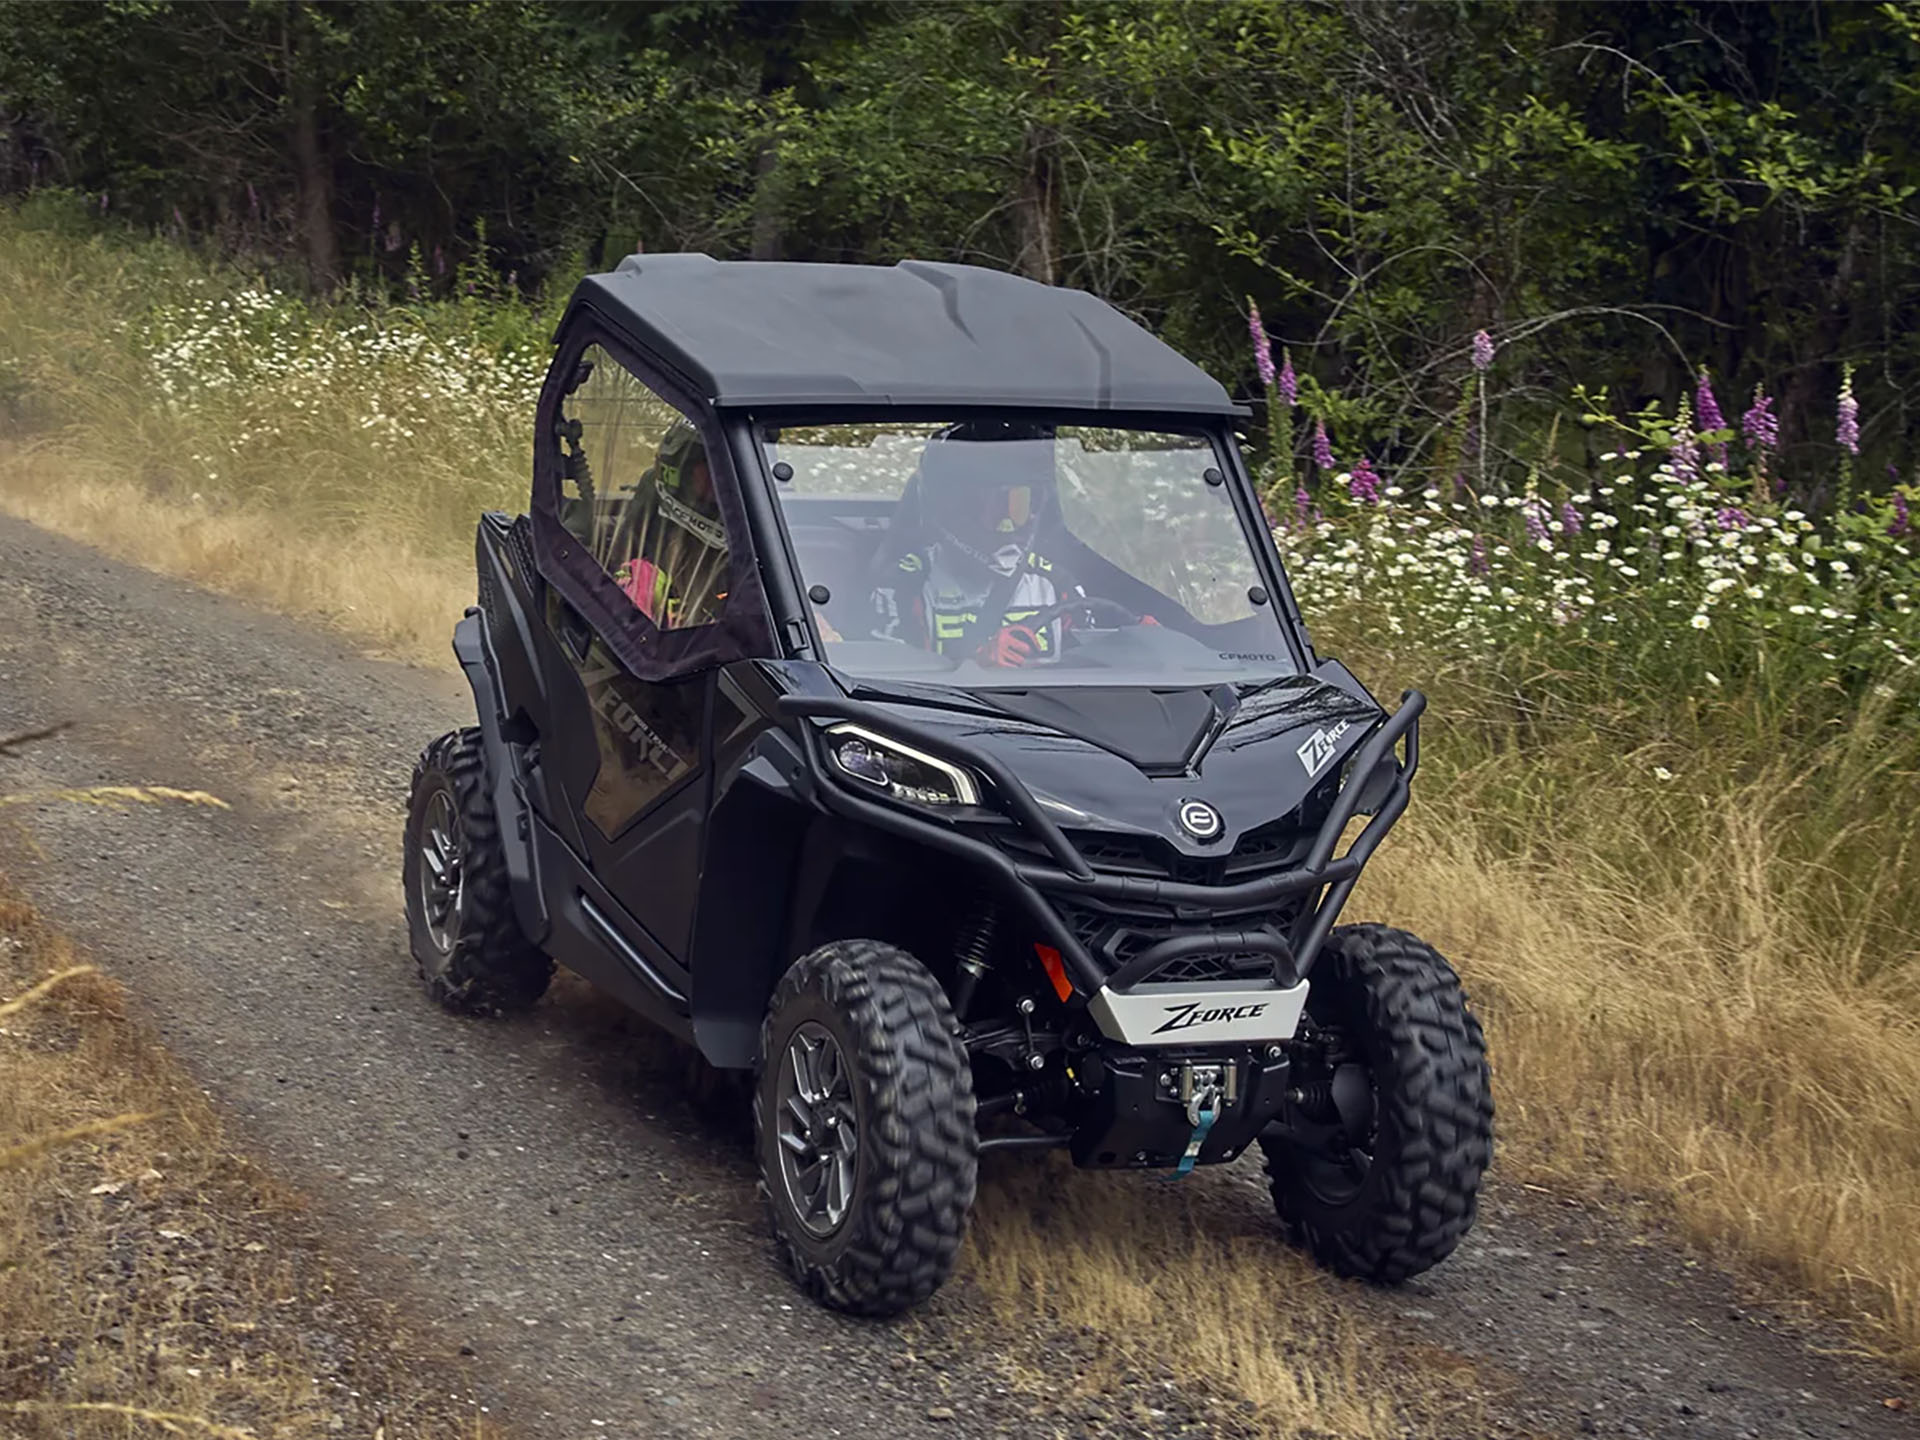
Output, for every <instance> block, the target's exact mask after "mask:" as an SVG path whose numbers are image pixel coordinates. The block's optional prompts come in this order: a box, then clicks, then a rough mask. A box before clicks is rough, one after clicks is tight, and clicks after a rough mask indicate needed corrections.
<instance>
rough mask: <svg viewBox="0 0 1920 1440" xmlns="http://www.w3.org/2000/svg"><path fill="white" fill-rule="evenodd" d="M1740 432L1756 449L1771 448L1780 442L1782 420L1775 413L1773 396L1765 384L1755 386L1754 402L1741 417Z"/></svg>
mask: <svg viewBox="0 0 1920 1440" xmlns="http://www.w3.org/2000/svg"><path fill="white" fill-rule="evenodd" d="M1740 433H1741V435H1742V436H1744V437H1745V438H1746V442H1747V444H1749V445H1751V446H1753V448H1754V449H1756V450H1771V449H1772V448H1773V447H1774V446H1775V445H1777V444H1778V443H1779V442H1780V421H1779V419H1778V418H1777V417H1776V416H1775V415H1774V413H1773V397H1772V396H1771V395H1769V394H1767V387H1766V386H1765V385H1756V386H1754V387H1753V404H1751V405H1749V406H1748V407H1747V413H1746V414H1744V415H1742V416H1741V417H1740Z"/></svg>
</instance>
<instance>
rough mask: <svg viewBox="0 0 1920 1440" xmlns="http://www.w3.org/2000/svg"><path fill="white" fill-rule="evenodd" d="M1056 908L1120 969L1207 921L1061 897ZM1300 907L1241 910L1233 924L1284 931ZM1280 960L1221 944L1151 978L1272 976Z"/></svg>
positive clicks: (1165, 980) (1095, 952)
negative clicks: (1245, 912)
mask: <svg viewBox="0 0 1920 1440" xmlns="http://www.w3.org/2000/svg"><path fill="white" fill-rule="evenodd" d="M1055 908H1056V909H1058V911H1059V912H1060V917H1061V918H1062V919H1063V920H1065V921H1066V922H1067V926H1068V928H1069V929H1070V930H1072V931H1073V935H1074V938H1075V939H1076V940H1078V941H1079V942H1080V943H1081V944H1082V945H1084V946H1086V948H1087V950H1088V951H1089V952H1091V953H1092V954H1093V955H1095V956H1096V957H1098V959H1099V960H1100V961H1101V963H1102V964H1104V965H1105V966H1106V967H1107V968H1108V969H1110V970H1117V969H1119V968H1120V967H1121V966H1122V965H1125V964H1126V963H1127V962H1129V961H1130V960H1132V959H1133V958H1134V957H1135V956H1137V955H1139V954H1141V953H1142V952H1143V951H1145V950H1147V949H1148V948H1149V947H1151V946H1154V945H1157V944H1159V943H1160V942H1161V941H1162V940H1170V939H1172V938H1173V937H1174V936H1176V935H1187V934H1191V933H1192V932H1193V931H1194V930H1195V929H1196V928H1198V924H1199V923H1204V922H1194V921H1190V920H1176V919H1174V918H1173V917H1172V916H1171V915H1170V914H1163V915H1149V914H1146V913H1145V912H1144V911H1142V912H1129V913H1121V912H1119V911H1115V910H1106V909H1101V908H1099V907H1098V906H1096V905H1092V904H1086V903H1080V902H1074V901H1056V903H1055ZM1296 913H1297V911H1296V910H1293V909H1286V910H1266V911H1259V912H1256V913H1254V914H1250V915H1236V916H1234V917H1233V920H1232V922H1231V925H1232V928H1233V929H1235V930H1257V929H1262V928H1265V929H1270V930H1274V931H1276V932H1278V933H1280V934H1282V935H1284V934H1286V933H1287V931H1288V929H1289V928H1290V927H1291V926H1292V924H1293V919H1294V916H1295V914H1296ZM1275 963H1276V962H1275V959H1274V957H1273V956H1271V955H1259V954H1249V953H1247V952H1245V951H1237V952H1236V951H1232V950H1221V951H1215V952H1209V953H1206V954H1201V955H1187V956H1183V957H1182V958H1180V959H1178V960H1175V961H1173V962H1171V963H1170V964H1168V965H1167V966H1165V967H1164V968H1163V969H1161V970H1159V971H1157V972H1156V973H1155V974H1154V975H1153V976H1152V977H1151V980H1152V983H1154V984H1159V985H1164V984H1172V983H1176V982H1178V983H1182V984H1190V983H1193V982H1196V981H1203V980H1266V979H1271V978H1273V977H1274V975H1275V973H1276V972H1275Z"/></svg>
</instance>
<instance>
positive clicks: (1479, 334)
mask: <svg viewBox="0 0 1920 1440" xmlns="http://www.w3.org/2000/svg"><path fill="white" fill-rule="evenodd" d="M1491 364H1493V337H1492V336H1491V335H1489V334H1487V332H1486V331H1484V330H1476V331H1474V332H1473V368H1474V369H1476V370H1485V369H1486V368H1487V367H1488V366H1489V365H1491Z"/></svg>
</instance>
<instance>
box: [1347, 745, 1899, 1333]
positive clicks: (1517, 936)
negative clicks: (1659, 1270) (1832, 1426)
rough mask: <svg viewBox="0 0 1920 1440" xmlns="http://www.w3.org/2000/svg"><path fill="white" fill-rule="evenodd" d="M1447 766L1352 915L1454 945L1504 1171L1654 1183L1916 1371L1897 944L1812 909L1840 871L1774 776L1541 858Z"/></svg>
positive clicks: (1619, 806) (1603, 799) (1590, 801)
mask: <svg viewBox="0 0 1920 1440" xmlns="http://www.w3.org/2000/svg"><path fill="white" fill-rule="evenodd" d="M1647 783H1652V782H1647ZM1463 788H1464V789H1465V791H1466V792H1467V793H1466V794H1455V795H1452V796H1450V797H1448V799H1447V801H1446V802H1445V803H1444V804H1442V805H1430V806H1427V807H1426V808H1425V809H1424V810H1423V809H1422V808H1421V807H1418V806H1417V807H1415V809H1414V811H1413V812H1411V815H1410V818H1409V820H1408V822H1407V826H1406V830H1405V833H1402V834H1398V835H1396V836H1395V837H1394V843H1393V844H1392V845H1390V846H1388V847H1387V849H1386V850H1384V851H1383V852H1382V854H1381V857H1380V859H1379V860H1378V861H1377V862H1376V864H1375V866H1374V868H1373V869H1371V870H1370V871H1369V873H1368V880H1367V882H1366V884H1365V886H1364V888H1363V890H1362V891H1361V893H1360V894H1359V896H1358V897H1357V901H1358V903H1357V905H1356V913H1357V914H1365V915H1373V916H1379V917H1381V918H1388V917H1393V918H1396V919H1398V920H1399V921H1400V923H1411V924H1414V925H1417V926H1418V927H1420V928H1421V929H1423V930H1424V931H1425V932H1426V934H1427V936H1428V937H1429V938H1430V939H1431V940H1432V941H1433V942H1434V943H1435V944H1437V945H1438V946H1439V947H1440V948H1441V949H1442V950H1444V951H1447V952H1448V953H1450V954H1451V955H1453V956H1454V957H1455V959H1456V960H1457V962H1458V964H1459V966H1460V968H1461V970H1462V973H1463V974H1464V975H1465V977H1466V979H1467V981H1468V984H1469V986H1470V988H1471V991H1472V993H1473V996H1474V998H1475V1001H1476V1003H1477V1006H1478V1008H1479V1009H1480V1011H1481V1013H1482V1015H1483V1016H1484V1018H1485V1020H1486V1024H1487V1033H1488V1035H1489V1037H1490V1043H1491V1047H1492V1051H1493V1059H1494V1065H1495V1076H1496V1086H1497V1093H1498V1096H1499V1101H1500V1105H1501V1120H1502V1140H1503V1152H1502V1163H1503V1165H1504V1166H1505V1168H1506V1173H1508V1174H1509V1175H1516V1174H1517V1175H1521V1176H1527V1177H1530V1178H1534V1179H1541V1180H1547V1181H1550V1182H1555V1183H1559V1184H1562V1185H1572V1186H1576V1187H1592V1186H1594V1185H1596V1184H1607V1185H1625V1186H1627V1187H1630V1188H1632V1189H1634V1190H1637V1191H1639V1192H1641V1193H1644V1194H1649V1195H1653V1196H1659V1197H1665V1198H1666V1199H1667V1200H1668V1201H1670V1203H1671V1205H1672V1208H1673V1211H1674V1214H1675V1215H1676V1217H1677V1218H1678V1219H1679V1220H1680V1221H1681V1222H1682V1223H1683V1224H1684V1226H1685V1227H1686V1229H1687V1230H1688V1231H1689V1232H1690V1233H1691V1235H1692V1236H1693V1237H1694V1238H1695V1239H1697V1240H1699V1241H1702V1242H1705V1243H1707V1244H1708V1245H1710V1246H1712V1247H1713V1248H1716V1249H1718V1250H1719V1251H1720V1252H1721V1253H1722V1254H1725V1255H1728V1256H1730V1257H1732V1258H1736V1259H1739V1258H1745V1259H1747V1260H1750V1261H1757V1262H1759V1263H1760V1264H1761V1265H1762V1266H1763V1267H1765V1268H1766V1269H1767V1270H1769V1271H1771V1272H1772V1273H1773V1274H1774V1275H1775V1276H1776V1277H1778V1278H1779V1279H1780V1280H1783V1281H1785V1282H1786V1283H1787V1284H1788V1285H1789V1286H1791V1287H1792V1288H1794V1289H1798V1290H1801V1291H1803V1292H1805V1293H1809V1294H1812V1295H1814V1296H1817V1297H1819V1298H1821V1299H1822V1300H1824V1301H1825V1302H1826V1303H1827V1304H1828V1305H1829V1306H1830V1307H1832V1308H1833V1309H1835V1310H1836V1311H1838V1312H1839V1313H1840V1314H1842V1315H1844V1316H1846V1317H1848V1318H1851V1319H1855V1320H1857V1321H1858V1322H1860V1325H1861V1327H1862V1334H1863V1336H1864V1337H1865V1338H1866V1339H1867V1340H1868V1341H1869V1342H1870V1343H1872V1344H1873V1345H1875V1346H1876V1347H1877V1348H1880V1349H1882V1350H1884V1351H1885V1352H1886V1353H1888V1354H1890V1355H1892V1356H1893V1357H1894V1358H1896V1359H1898V1360H1899V1361H1901V1362H1902V1363H1904V1364H1905V1365H1907V1366H1908V1367H1911V1368H1920V965H1916V964H1915V963H1914V962H1915V961H1916V960H1917V959H1920V955H1916V954H1915V953H1914V952H1913V951H1912V950H1911V949H1909V951H1908V953H1907V957H1906V962H1905V963H1904V964H1888V963H1885V961H1884V959H1883V958H1881V957H1877V956H1876V955H1875V953H1874V951H1875V947H1874V946H1873V945H1872V944H1871V943H1870V942H1869V939H1868V937H1869V934H1870V926H1869V925H1868V924H1867V923H1866V921H1867V920H1868V919H1869V918H1870V917H1872V916H1873V915H1874V914H1875V912H1876V911H1877V910H1879V911H1884V910H1885V908H1886V907H1885V906H1884V905H1879V906H1877V905H1876V904H1875V903H1874V897H1872V896H1870V895H1869V896H1862V897H1861V898H1860V900H1859V910H1858V914H1859V916H1860V920H1859V922H1858V923H1855V924H1852V925H1848V926H1840V925H1833V924H1823V923H1819V922H1817V921H1816V920H1815V919H1814V917H1815V916H1817V915H1820V914H1822V913H1823V912H1825V911H1827V910H1828V909H1829V908H1830V907H1829V906H1828V904H1827V902H1826V899H1825V897H1823V896H1821V895H1820V894H1818V893H1816V892H1817V891H1819V890H1820V889H1821V888H1822V887H1823V886H1824V885H1825V884H1827V883H1829V882H1832V881H1834V880H1835V879H1843V878H1845V877H1844V876H1836V875H1835V874H1833V873H1832V872H1828V871H1824V870H1823V869H1822V868H1821V867H1820V866H1819V865H1817V864H1809V863H1808V862H1806V861H1804V860H1802V859H1799V858H1797V857H1795V856H1792V855H1790V854H1789V853H1787V852H1786V846H1787V844H1788V842H1789V841H1790V839H1791V837H1792V836H1793V833H1794V827H1793V821H1792V810H1793V802H1794V799H1795V796H1794V787H1793V785H1792V783H1791V782H1790V781H1787V780H1786V779H1785V778H1784V777H1783V776H1781V775H1777V774H1776V775H1771V776H1768V777H1766V778H1764V779H1762V780H1760V781H1756V782H1754V783H1752V784H1749V785H1747V786H1744V787H1740V788H1737V789H1734V790H1733V791H1731V792H1730V793H1728V794H1727V795H1726V796H1724V797H1723V798H1721V799H1720V800H1719V801H1717V802H1716V803H1714V804H1713V806H1712V808H1711V809H1710V810H1708V811H1706V813H1704V814H1703V815H1702V816H1701V817H1700V819H1699V824H1698V829H1697V831H1695V832H1694V836H1695V838H1694V841H1693V843H1691V844H1689V845H1686V846H1685V847H1684V848H1683V849H1681V851H1680V852H1679V853H1678V854H1676V855H1671V856H1665V857H1656V856H1654V855H1652V854H1649V855H1647V856H1646V857H1645V859H1644V861H1643V863H1641V864H1637V865H1623V864H1621V863H1620V862H1619V861H1618V860H1617V859H1615V858H1611V855H1610V849H1611V847H1598V846H1591V845H1582V844H1580V843H1579V842H1578V841H1575V840H1564V839H1563V840H1560V841H1558V842H1556V845H1555V853H1554V858H1553V861H1552V863H1550V864H1543V863H1538V862H1528V861H1522V860H1516V859H1513V858H1510V857H1507V856H1503V855H1502V854H1501V853H1499V851H1497V850H1496V849H1495V848H1494V847H1492V846H1490V845H1489V844H1488V843H1487V841H1486V839H1485V834H1486V831H1487V829H1489V828H1491V825H1490V823H1489V822H1488V821H1487V820H1486V819H1484V818H1483V817H1480V816H1476V814H1475V811H1474V809H1473V807H1472V803H1471V799H1470V795H1471V789H1472V787H1471V785H1468V786H1465V787H1463ZM1630 788H1631V787H1628V786H1624V785H1623V786H1622V787H1621V791H1620V793H1612V794H1609V793H1606V792H1604V791H1601V792H1599V793H1591V794H1588V795H1586V796H1585V797H1584V799H1583V802H1582V803H1584V804H1586V805H1587V806H1589V807H1590V809H1591V812H1592V813H1591V817H1590V819H1589V821H1588V828H1589V829H1598V828H1601V827H1603V826H1605V825H1606V824H1607V823H1608V821H1607V818H1606V817H1619V816H1623V815H1626V816H1631V815H1634V814H1635V813H1636V810H1637V809H1638V808H1639V807H1640V806H1643V805H1644V804H1645V803H1646V802H1645V797H1644V796H1640V797H1636V796H1635V795H1633V794H1631V793H1628V792H1629V791H1630ZM1613 823H1614V824H1616V825H1617V824H1618V823H1619V821H1618V820H1617V819H1615V821H1614V822H1613ZM1861 880H1862V885H1863V888H1868V889H1870V888H1871V887H1872V884H1873V878H1872V877H1871V876H1865V877H1861ZM1880 899H1881V900H1882V901H1886V900H1891V901H1892V902H1893V906H1894V913H1896V914H1897V913H1898V909H1897V907H1898V905H1899V900H1898V897H1880ZM1908 900H1909V901H1910V900H1911V897H1908Z"/></svg>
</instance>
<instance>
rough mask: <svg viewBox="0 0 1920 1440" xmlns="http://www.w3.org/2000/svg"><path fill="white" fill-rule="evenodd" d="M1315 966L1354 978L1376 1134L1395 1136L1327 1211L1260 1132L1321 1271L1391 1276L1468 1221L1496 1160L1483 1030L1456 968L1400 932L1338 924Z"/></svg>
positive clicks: (1435, 1260)
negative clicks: (1348, 1194) (1352, 1192)
mask: <svg viewBox="0 0 1920 1440" xmlns="http://www.w3.org/2000/svg"><path fill="white" fill-rule="evenodd" d="M1316 969H1318V970H1324V971H1325V972H1326V980H1325V982H1324V983H1329V984H1335V985H1350V986H1356V987H1358V990H1359V1000H1360V1003H1361V1006H1362V1007H1363V1009H1364V1012H1365V1015H1366V1023H1367V1029H1368V1032H1369V1033H1368V1035H1367V1051H1368V1060H1369V1062H1370V1064H1371V1065H1372V1067H1373V1072H1374V1077H1375V1095H1376V1104H1377V1105H1378V1106H1379V1131H1378V1133H1381V1134H1385V1133H1388V1132H1389V1131H1390V1132H1391V1134H1392V1136H1393V1137H1394V1144H1393V1146H1392V1150H1391V1153H1380V1151H1379V1149H1377V1150H1376V1153H1375V1155H1374V1159H1373V1169H1372V1171H1371V1172H1370V1173H1369V1175H1368V1177H1367V1182H1366V1183H1365V1184H1364V1185H1363V1187H1362V1189H1361V1192H1360V1194H1359V1195H1358V1196H1356V1197H1355V1198H1354V1199H1353V1200H1352V1201H1350V1202H1349V1203H1348V1204H1347V1205H1345V1206H1343V1207H1338V1208H1337V1209H1335V1208H1333V1207H1328V1206H1327V1205H1325V1204H1324V1203H1319V1202H1317V1200H1316V1199H1315V1198H1314V1197H1311V1196H1309V1195H1308V1194H1307V1193H1306V1192H1305V1191H1304V1189H1303V1187H1302V1185H1301V1182H1300V1179H1299V1176H1298V1174H1297V1172H1296V1169H1295V1167H1294V1164H1293V1160H1292V1155H1291V1153H1290V1147H1289V1146H1288V1145H1287V1144H1286V1143H1285V1142H1277V1143H1268V1142H1264V1141H1263V1142H1262V1145H1263V1148H1264V1149H1265V1150H1266V1154H1267V1174H1268V1177H1269V1180H1270V1182H1271V1187H1272V1194H1273V1202H1274V1207H1275V1209H1276V1210H1277V1211H1278V1212H1279V1214H1280V1218H1281V1219H1282V1221H1284V1222H1285V1223H1286V1225H1287V1227H1288V1229H1289V1230H1290V1231H1291V1232H1292V1234H1293V1235H1294V1237H1295V1239H1296V1240H1298V1241H1299V1242H1300V1243H1301V1244H1302V1245H1303V1246H1304V1247H1305V1248H1306V1249H1307V1250H1308V1251H1310V1252H1311V1253H1312V1254H1313V1255H1314V1256H1315V1257H1316V1258H1317V1259H1318V1260H1320V1262H1321V1263H1322V1264H1324V1265H1326V1266H1328V1268H1330V1269H1332V1270H1333V1271H1335V1272H1336V1273H1338V1274H1340V1275H1345V1276H1349V1277H1354V1278H1360V1279H1367V1280H1374V1281H1378V1282H1382V1283H1386V1284H1397V1283H1399V1282H1400V1281H1403V1280H1407V1279H1410V1278H1412V1277H1413V1276H1415V1275H1418V1274H1421V1273H1422V1272H1423V1271H1426V1270H1430V1269H1432V1268H1433V1267H1434V1266H1435V1265H1438V1264H1439V1263H1440V1262H1441V1261H1442V1260H1444V1259H1446V1258H1447V1256H1448V1255H1450V1254H1452V1253H1453V1250H1454V1247H1455V1246H1457V1245H1458V1244H1459V1243H1460V1241H1461V1240H1462V1239H1463V1238H1464V1237H1465V1236H1466V1234H1467V1232H1468V1231H1469V1230H1470V1229H1471V1228H1472V1227H1473V1221H1474V1215H1475V1212H1476V1209H1477V1207H1478V1203H1479V1192H1480V1180H1481V1176H1482V1175H1483V1174H1484V1172H1485V1171H1486V1168H1487V1166H1488V1164H1489V1163H1491V1161H1492V1159H1493V1090H1492V1084H1491V1080H1490V1076H1489V1072H1488V1068H1487V1058H1486V1041H1485V1037H1484V1036H1483V1035H1482V1033H1481V1029H1480V1022H1479V1020H1478V1019H1477V1018H1476V1017H1475V1016H1474V1014H1473V1012H1472V1011H1471V1010H1469V1009H1468V1008H1467V1002H1466V995H1465V992H1464V991H1463V990H1462V988H1461V985H1460V979H1459V977H1458V976H1457V975H1456V974H1455V973H1454V970H1453V967H1452V966H1451V965H1449V964H1448V963H1447V961H1446V959H1445V958H1444V957H1443V956H1442V955H1441V954H1440V953H1439V952H1438V951H1436V950H1434V949H1433V947H1431V946H1430V945H1428V944H1426V943H1425V942H1424V941H1422V940H1420V939H1419V938H1418V937H1417V936H1414V935H1410V934H1408V933H1407V932H1406V931H1404V930H1395V929H1392V928H1390V927H1388V926H1385V925H1347V926H1341V927H1339V928H1336V929H1335V930H1334V931H1333V932H1332V934H1331V935H1330V936H1329V937H1328V939H1327V945H1326V948H1325V950H1323V951H1322V952H1321V955H1320V959H1319V962H1318V965H1317V966H1316ZM1382 1148H1384V1147H1382ZM1330 1210H1331V1212H1332V1213H1329V1211H1330Z"/></svg>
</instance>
